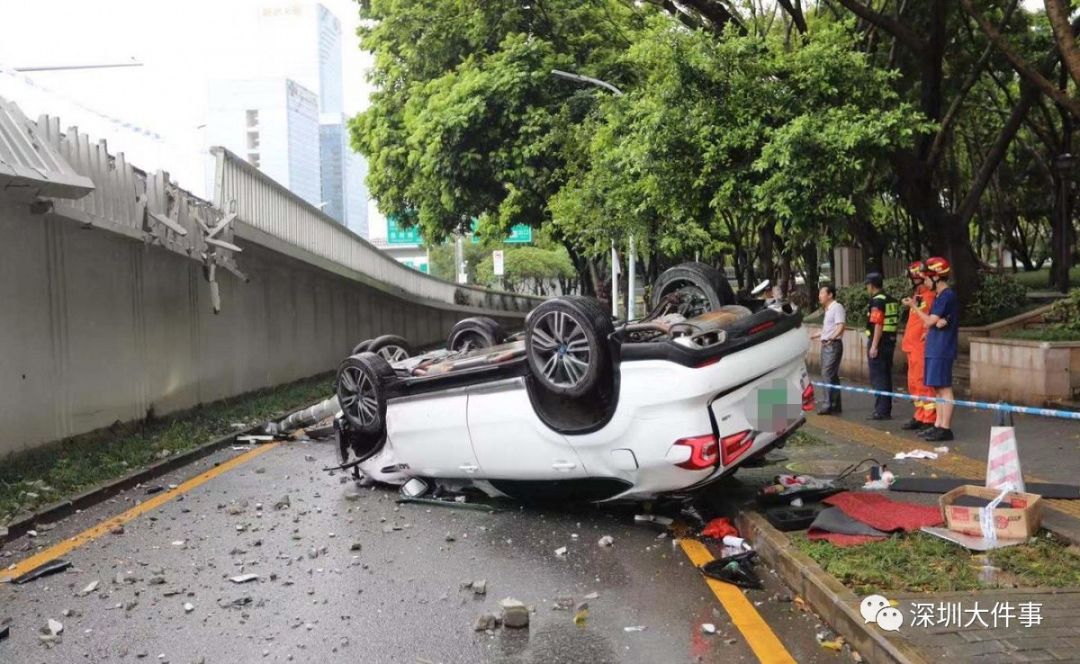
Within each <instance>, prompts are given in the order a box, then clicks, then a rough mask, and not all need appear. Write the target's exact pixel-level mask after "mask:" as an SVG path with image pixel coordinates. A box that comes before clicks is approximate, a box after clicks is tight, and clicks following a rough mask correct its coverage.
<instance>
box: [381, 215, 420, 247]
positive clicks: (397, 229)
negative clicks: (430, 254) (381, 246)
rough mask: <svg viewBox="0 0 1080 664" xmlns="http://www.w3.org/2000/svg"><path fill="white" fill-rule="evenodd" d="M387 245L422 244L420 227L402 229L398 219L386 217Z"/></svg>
mask: <svg viewBox="0 0 1080 664" xmlns="http://www.w3.org/2000/svg"><path fill="white" fill-rule="evenodd" d="M386 243H387V244H422V243H423V239H422V238H421V237H420V227H419V226H413V227H412V228H402V227H401V225H399V224H398V220H397V217H394V216H387V217H386Z"/></svg>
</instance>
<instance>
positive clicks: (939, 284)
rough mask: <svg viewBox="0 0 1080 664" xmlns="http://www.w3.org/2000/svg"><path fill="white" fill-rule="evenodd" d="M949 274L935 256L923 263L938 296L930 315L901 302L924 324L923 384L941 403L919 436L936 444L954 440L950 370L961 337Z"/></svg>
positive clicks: (946, 265)
mask: <svg viewBox="0 0 1080 664" xmlns="http://www.w3.org/2000/svg"><path fill="white" fill-rule="evenodd" d="M951 272H952V269H951V268H950V266H949V261H947V260H945V259H944V258H941V257H934V258H930V259H928V260H927V261H926V274H927V275H928V276H929V277H930V281H931V283H932V284H933V286H934V291H935V292H936V293H937V296H936V297H935V298H934V304H933V306H931V307H930V312H929V313H927V312H925V311H921V310H920V309H919V308H918V307H916V306H912V305H913V304H914V301H913V299H912V298H910V297H908V298H904V300H903V302H904V305H906V306H907V307H908V308H910V309H911V313H912V315H917V316H919V318H921V319H922V321H923V323H924V324H925V325H926V329H927V332H926V377H925V383H926V386H927V387H932V388H934V393H935V394H936V395H937V398H938V399H943V400H944V401H942V402H939V403H938V408H937V421H936V422H935V423H934V426H933V428H930V429H927V430H926V431H925V432H924V433H922V434H919V435H920V436H922V437H923V438H924V439H926V440H928V441H933V442H935V443H936V442H942V441H947V440H952V439H953V432H952V428H951V427H952V415H953V401H954V400H955V395H954V394H953V388H952V368H953V362H954V361H955V360H956V345H957V339H958V337H959V336H960V302H959V300H957V299H956V291H954V290H953V289H951V288H949V274H950V273H951Z"/></svg>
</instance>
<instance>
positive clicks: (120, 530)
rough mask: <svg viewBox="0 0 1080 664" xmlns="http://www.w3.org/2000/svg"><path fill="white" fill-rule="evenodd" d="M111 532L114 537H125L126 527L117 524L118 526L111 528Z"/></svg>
mask: <svg viewBox="0 0 1080 664" xmlns="http://www.w3.org/2000/svg"><path fill="white" fill-rule="evenodd" d="M109 532H110V533H111V534H113V535H123V534H124V525H123V524H117V525H115V526H113V527H112V528H109Z"/></svg>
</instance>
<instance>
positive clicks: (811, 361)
mask: <svg viewBox="0 0 1080 664" xmlns="http://www.w3.org/2000/svg"><path fill="white" fill-rule="evenodd" d="M804 326H805V327H806V331H807V333H808V334H809V335H810V336H811V337H814V336H817V335H819V334H821V325H816V324H813V323H804ZM843 339H844V356H843V358H842V359H841V360H840V376H841V377H843V378H847V379H848V380H858V381H862V382H864V383H865V382H869V380H870V366H869V365H868V364H867V362H866V359H867V358H866V332H865V330H863V329H855V328H851V327H849V328H846V329H845V330H844V337H843ZM806 364H807V366H808V367H810V370H811V371H818V372H820V371H821V342H820V341H819V340H817V339H811V340H810V350H809V351H808V352H807V354H806ZM906 371H907V355H905V354H904V351H902V350H900V339H899V337H897V340H896V352H895V354H894V355H893V373H904V372H906Z"/></svg>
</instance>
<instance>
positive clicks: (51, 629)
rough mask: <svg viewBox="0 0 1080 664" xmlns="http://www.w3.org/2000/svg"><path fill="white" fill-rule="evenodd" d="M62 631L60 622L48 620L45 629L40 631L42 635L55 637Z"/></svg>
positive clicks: (62, 626) (62, 627)
mask: <svg viewBox="0 0 1080 664" xmlns="http://www.w3.org/2000/svg"><path fill="white" fill-rule="evenodd" d="M63 631H64V624H63V623H62V622H60V621H59V620H53V619H52V618H49V622H48V623H46V625H45V627H44V628H43V629H42V634H52V635H53V636H57V635H58V634H60V633H61V632H63Z"/></svg>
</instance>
